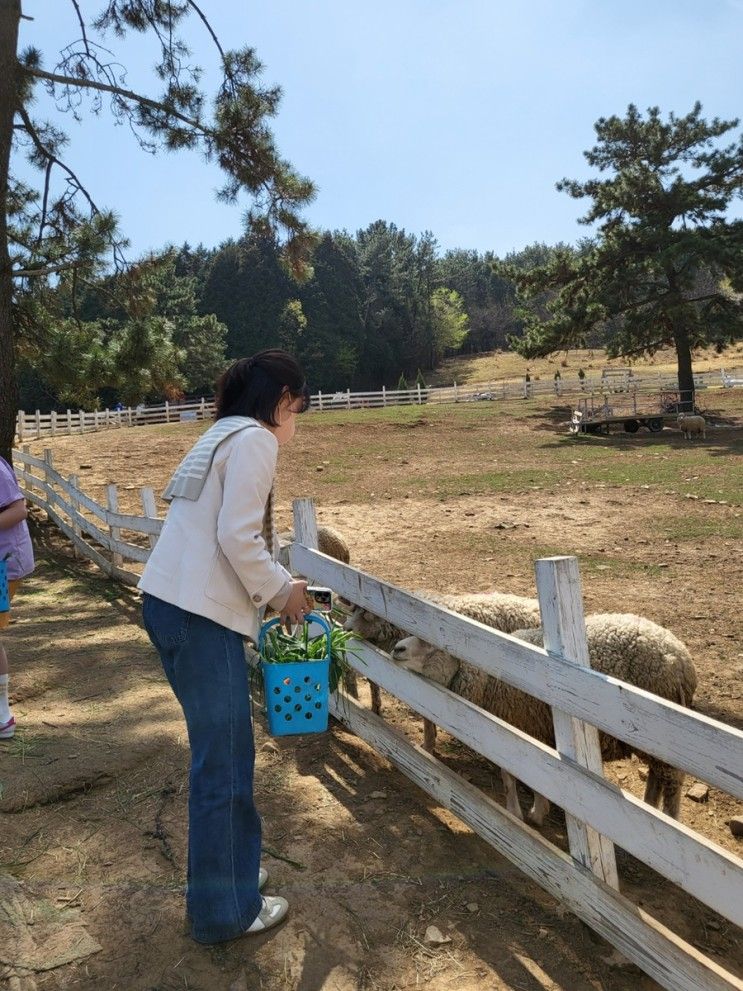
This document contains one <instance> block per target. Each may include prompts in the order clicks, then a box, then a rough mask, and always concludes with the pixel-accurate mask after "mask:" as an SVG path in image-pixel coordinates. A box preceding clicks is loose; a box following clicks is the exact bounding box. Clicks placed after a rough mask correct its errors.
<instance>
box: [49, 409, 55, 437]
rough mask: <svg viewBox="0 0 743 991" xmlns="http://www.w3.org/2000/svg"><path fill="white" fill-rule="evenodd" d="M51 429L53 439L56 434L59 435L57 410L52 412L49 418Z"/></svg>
mask: <svg viewBox="0 0 743 991" xmlns="http://www.w3.org/2000/svg"><path fill="white" fill-rule="evenodd" d="M49 429H50V430H51V432H52V437H54V436H55V435H56V433H57V412H56V410H52V412H51V416H50V417H49Z"/></svg>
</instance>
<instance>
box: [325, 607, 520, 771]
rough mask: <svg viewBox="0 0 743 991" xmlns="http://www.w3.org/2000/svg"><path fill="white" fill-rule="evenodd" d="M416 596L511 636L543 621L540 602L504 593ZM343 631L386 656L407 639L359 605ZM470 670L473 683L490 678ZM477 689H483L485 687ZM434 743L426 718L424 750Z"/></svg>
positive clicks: (431, 727)
mask: <svg viewBox="0 0 743 991" xmlns="http://www.w3.org/2000/svg"><path fill="white" fill-rule="evenodd" d="M416 594H417V595H418V596H419V597H420V598H422V599H426V600H427V601H429V602H432V603H434V604H435V605H438V606H442V607H443V608H444V609H450V610H451V611H452V612H456V613H459V614H460V615H461V616H467V617H468V618H469V619H475V620H477V621H478V622H479V623H483V624H484V625H485V626H491V627H492V628H493V629H495V630H501V631H502V632H504V633H510V632H512V631H513V630H516V629H522V628H524V627H525V626H538V625H539V622H540V615H539V603H538V602H537V600H536V599H527V598H524V597H522V596H518V595H509V594H506V593H503V592H479V593H465V594H460V595H446V594H441V593H438V592H428V591H419V592H417V593H416ZM344 628H345V629H346V630H353V631H354V632H355V633H357V634H358V635H359V636H360V637H362V638H363V639H364V640H368V641H369V642H370V643H372V644H374V645H375V646H376V647H379V648H380V649H381V650H384V651H386V652H387V653H389V652H390V651H391V650H392V649H393V647H394V646H395V644H396V643H398V642H399V641H400V640H401V638H403V637H404V636H405V631H403V630H401V629H400V628H399V627H397V626H395V625H394V624H393V623H390V622H389V621H388V620H386V619H382V618H381V617H380V616H376V615H375V614H374V613H372V612H369V611H368V610H366V609H362V608H361V607H360V606H354V607H352V610H351V613H350V615H349V616H348V618H347V619H346V622H345V624H344ZM409 639H412V640H416V639H417V638H416V637H411V638H409ZM449 656H450V655H449ZM453 660H454V659H453V658H452V661H453ZM455 663H456V665H457V666H458V665H459V661H456V662H455ZM468 668H469V675H468V677H469V679H470V681H471V682H475V681H477V682H478V684H479V685H484V683H485V682H486V681H487V678H488V675H486V674H485V672H484V671H481V670H480V669H479V668H475V667H473V666H472V665H468ZM447 684H448V682H447ZM455 690H456V689H455ZM469 690H470V691H471V692H472V693H473V694H474V693H475V688H474V686H472V687H471V688H470V689H469ZM478 690H482V688H480V689H478ZM467 697H468V698H469V697H470V696H469V695H467ZM435 742H436V726H435V725H434V724H433V723H432V722H431V721H430V720H428V719H424V720H423V747H424V749H425V750H428V751H429V752H430V751H432V750H433V748H434V744H435Z"/></svg>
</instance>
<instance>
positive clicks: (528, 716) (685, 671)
mask: <svg viewBox="0 0 743 991" xmlns="http://www.w3.org/2000/svg"><path fill="white" fill-rule="evenodd" d="M513 635H514V636H517V637H519V638H520V639H521V640H524V641H526V642H527V643H534V644H537V645H540V646H541V645H542V642H543V635H542V631H541V629H524V630H515V631H513ZM586 637H587V641H588V653H589V657H590V661H591V667H592V668H593V669H594V670H596V671H602V672H604V673H605V674H611V675H612V676H613V677H616V678H619V679H621V680H622V681H627V682H629V683H630V684H633V685H636V686H637V687H638V688H642V689H644V690H645V691H648V692H653V693H654V694H656V695H660V696H661V697H662V698H666V699H669V700H670V701H672V702H677V703H678V704H679V705H686V706H690V705H691V703H692V700H693V697H694V692H695V690H696V685H697V677H696V670H695V668H694V662H693V661H692V659H691V656H690V654H689V651H688V650H687V648H686V647H685V645H684V644H683V643H682V642H681V641H680V640H679V639H677V637H675V636H674V635H673V634H672V633H671V632H670V631H668V630H666V629H664V628H663V627H662V626H658V625H657V624H656V623H653V622H651V621H650V620H648V619H643V618H642V617H640V616H633V615H630V614H621V613H606V614H600V613H599V614H595V615H593V616H588V617H586ZM392 657H393V659H394V660H395V661H397V663H399V664H400V665H401V666H402V667H405V668H407V669H408V670H410V671H414V672H416V673H417V674H422V675H425V676H426V677H429V678H431V680H433V681H436V682H438V683H439V684H442V685H446V686H447V687H449V688H450V689H451V690H452V691H456V692H457V693H458V694H460V695H463V696H464V697H465V698H468V699H469V700H470V701H472V702H474V703H475V704H476V705H479V706H480V707H481V708H483V709H485V710H486V711H488V712H491V713H492V714H493V715H495V716H498V718H500V719H503V720H504V721H506V722H508V723H511V724H512V725H513V726H515V727H516V728H517V729H520V730H522V732H524V733H528V734H529V735H530V736H533V737H535V738H536V739H538V740H541V741H542V742H543V743H546V744H548V745H549V746H552V747H553V746H554V745H555V739H554V726H553V722H552V712H551V710H550V707H549V706H548V705H546V704H545V703H544V702H541V701H539V700H538V699H535V698H533V697H532V696H530V695H527V694H525V693H524V692H522V691H520V690H519V689H518V688H514V687H513V686H512V685H507V684H506V683H505V682H502V681H500V680H499V679H497V678H493V677H490V676H488V675H486V676H485V680H484V681H483V680H482V679H481V678H480V677H479V675H477V674H475V676H474V677H473V676H472V674H471V671H472V670H475V671H477V669H473V665H471V664H468V663H467V662H465V661H461V662H460V661H457V659H456V658H453V657H452V655H451V654H448V653H447V652H446V651H441V650H438V649H437V648H435V647H431V646H429V645H427V644H424V643H423V642H422V641H420V640H419V639H418V638H417V637H408V638H406V639H404V640H402V641H400V643H398V644H397V645H396V646H395V648H394V649H393V651H392ZM600 741H601V753H602V756H603V758H604V760H616V759H618V758H620V757H625V756H627V755H628V754H630V753H631V752H632V749H633V748H632V747H630V745H629V744H626V743H623V742H621V741H619V740H616V739H614V738H612V737H610V736H608V735H606V734H604V733H601V734H600ZM637 753H638V755H639V756H641V757H643V758H644V759H645V760H647V761H648V764H649V770H648V780H647V786H646V789H645V801H646V802H648V803H649V804H650V805H653V806H655V807H657V806H658V804H659V803H660V802H661V800H662V803H663V811H664V812H665V813H666V814H667V815H670V816H672V817H673V818H675V819H677V818H678V815H679V808H680V802H681V786H682V784H683V780H684V775H683V773H682V772H680V771H678V770H676V769H675V768H672V767H670V766H669V765H668V764H665V763H664V762H663V761H660V760H658V759H657V758H655V757H650V756H647V755H645V754H642V753H640V752H639V751H637ZM501 776H502V779H503V784H504V787H505V790H506V807H507V808H508V811H509V812H511V813H512V814H513V815H515V816H517V817H518V818H520V819H521V818H523V816H522V813H521V808H520V806H519V802H518V795H517V791H516V782H515V779H514V778H513V777H512V775H510V774H509V773H508V772H507V771H503V770H501ZM548 811H549V802H548V801H547V799H546V798H544V797H543V796H541V795H536V794H535V796H534V804H533V806H532V808H531V810H530V812H529V814H528V816H527V818H528V819H529V821H530V822H532V823H534V824H535V825H538V826H541V825H542V822H543V820H544V816H545V815H546V814H547V812H548Z"/></svg>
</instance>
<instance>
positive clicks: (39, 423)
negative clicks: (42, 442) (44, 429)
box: [36, 410, 41, 440]
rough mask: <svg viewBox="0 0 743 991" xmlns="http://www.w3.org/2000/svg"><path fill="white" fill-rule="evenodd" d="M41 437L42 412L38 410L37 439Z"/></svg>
mask: <svg viewBox="0 0 743 991" xmlns="http://www.w3.org/2000/svg"><path fill="white" fill-rule="evenodd" d="M39 437H41V413H40V412H39V411H38V410H36V440H38V439H39Z"/></svg>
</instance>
